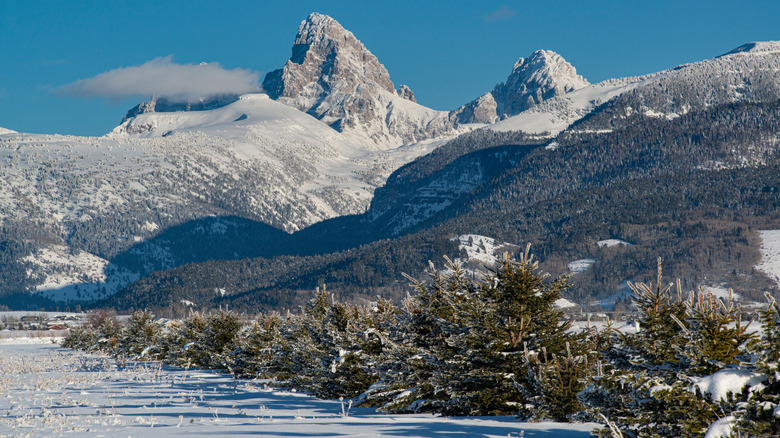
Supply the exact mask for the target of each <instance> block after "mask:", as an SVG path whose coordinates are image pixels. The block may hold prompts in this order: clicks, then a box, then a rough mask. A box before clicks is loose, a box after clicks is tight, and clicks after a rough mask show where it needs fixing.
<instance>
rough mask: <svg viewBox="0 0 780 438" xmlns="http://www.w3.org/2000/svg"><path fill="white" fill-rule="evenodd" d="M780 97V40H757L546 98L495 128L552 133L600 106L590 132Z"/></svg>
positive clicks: (497, 124)
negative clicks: (636, 118) (632, 120)
mask: <svg viewBox="0 0 780 438" xmlns="http://www.w3.org/2000/svg"><path fill="white" fill-rule="evenodd" d="M778 98H780V42H777V41H767V42H754V43H749V44H745V45H743V46H740V47H738V48H736V49H734V50H732V51H730V52H728V53H726V54H725V55H722V56H718V57H716V58H712V59H706V60H704V61H699V62H694V63H690V64H684V65H681V66H677V67H674V68H671V69H669V70H664V71H661V72H658V73H652V74H648V75H644V76H638V77H630V78H619V79H609V80H606V81H603V82H600V83H598V84H593V85H589V86H586V87H584V88H580V89H577V90H575V91H572V92H568V93H565V94H560V95H557V96H555V97H552V98H550V99H548V100H545V101H543V102H541V103H539V104H538V105H535V106H533V107H531V108H530V109H528V110H526V111H523V112H522V113H520V114H517V115H515V116H513V117H510V118H508V119H506V120H502V121H500V122H497V123H495V124H493V125H491V126H490V129H495V130H500V131H516V130H523V131H526V132H530V133H542V132H548V133H549V134H550V135H556V134H557V133H559V132H561V131H563V130H564V129H566V128H568V127H569V126H570V125H571V124H573V123H574V122H576V121H578V120H580V119H582V118H583V117H585V116H586V115H588V114H591V113H594V111H595V110H596V109H597V108H599V107H600V106H602V105H604V104H607V103H609V105H604V106H605V107H609V108H606V109H608V111H606V112H604V113H603V114H602V116H601V117H591V118H590V120H589V125H588V129H599V130H610V129H612V128H613V127H614V125H615V123H616V121H619V120H622V119H625V118H626V117H627V116H629V115H631V114H632V113H635V112H641V113H643V114H644V115H646V116H648V117H665V118H674V117H677V116H679V115H681V114H685V113H687V112H689V111H696V110H702V109H705V108H708V107H711V106H715V105H722V104H728V103H739V102H771V101H774V100H777V99H778Z"/></svg>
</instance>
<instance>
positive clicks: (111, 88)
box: [58, 55, 260, 102]
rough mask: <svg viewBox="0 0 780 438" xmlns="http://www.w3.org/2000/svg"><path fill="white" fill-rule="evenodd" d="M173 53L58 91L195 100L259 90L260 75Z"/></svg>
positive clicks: (84, 94)
mask: <svg viewBox="0 0 780 438" xmlns="http://www.w3.org/2000/svg"><path fill="white" fill-rule="evenodd" d="M172 58H173V57H172V56H171V55H169V56H166V57H160V58H155V59H153V60H151V61H148V62H145V63H144V64H141V65H138V66H132V67H121V68H117V69H114V70H110V71H107V72H105V73H101V74H99V75H97V76H95V77H92V78H87V79H81V80H78V81H76V82H72V83H70V84H66V85H63V86H62V87H60V88H59V90H58V92H59V93H60V94H63V95H68V96H77V97H105V98H108V99H121V98H124V97H130V96H150V95H151V96H165V97H167V98H168V99H170V100H176V101H182V102H184V101H194V100H198V99H202V98H207V97H211V96H216V95H222V94H243V93H248V92H252V91H257V90H258V89H259V87H258V80H259V77H260V74H259V73H257V72H254V71H251V70H246V69H241V68H236V69H232V70H227V69H225V68H223V67H222V66H221V65H220V64H219V63H217V62H212V63H208V64H207V63H201V64H199V65H195V64H176V63H174V62H173V59H172Z"/></svg>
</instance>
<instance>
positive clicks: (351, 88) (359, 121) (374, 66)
mask: <svg viewBox="0 0 780 438" xmlns="http://www.w3.org/2000/svg"><path fill="white" fill-rule="evenodd" d="M263 90H264V91H265V92H266V93H268V95H269V96H270V97H271V98H272V99H276V100H278V101H280V102H282V103H284V104H287V105H289V106H292V107H294V108H297V109H299V110H301V111H304V112H306V113H308V114H310V115H312V116H314V117H316V118H318V119H320V120H322V121H323V122H325V123H327V124H329V125H330V126H331V127H333V128H334V129H336V130H337V131H341V132H346V131H354V130H358V131H361V132H365V133H366V134H368V136H369V137H370V138H372V139H373V140H375V141H376V142H377V143H383V142H384V143H396V144H398V143H407V142H410V141H416V140H420V139H423V138H429V137H432V136H433V135H436V134H440V133H442V132H444V131H446V130H447V129H449V128H450V127H451V126H452V124H451V123H450V122H449V120H448V119H447V117H446V113H440V112H438V111H433V110H431V109H428V108H425V107H422V106H420V105H416V104H415V98H414V93H412V91H411V90H410V89H409V87H406V86H402V87H401V88H400V89H399V90H398V91H396V90H395V86H394V85H393V82H392V81H391V80H390V74H389V73H388V71H387V69H386V68H385V66H384V65H382V64H381V63H380V62H379V60H378V59H377V58H376V56H374V55H373V54H372V53H371V52H370V51H369V50H368V49H367V48H366V47H365V46H364V45H363V43H361V42H360V41H359V40H358V39H357V38H355V36H354V35H353V34H352V32H350V31H348V30H346V29H344V27H343V26H341V24H339V23H338V22H337V21H336V20H334V19H333V18H331V17H329V16H327V15H323V14H319V13H313V14H311V15H309V17H308V18H307V19H306V20H304V21H303V22H302V23H301V25H300V27H299V28H298V34H297V35H296V37H295V42H294V43H293V47H292V55H291V56H290V59H289V60H288V61H287V62H286V63H285V65H284V67H283V68H281V69H279V70H275V71H272V72H270V73H268V74H267V75H266V77H265V79H264V80H263Z"/></svg>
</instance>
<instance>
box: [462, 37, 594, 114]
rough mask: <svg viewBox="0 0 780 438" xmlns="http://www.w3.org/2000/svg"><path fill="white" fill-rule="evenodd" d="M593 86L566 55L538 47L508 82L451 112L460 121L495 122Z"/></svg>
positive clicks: (523, 60)
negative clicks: (549, 100) (546, 101)
mask: <svg viewBox="0 0 780 438" xmlns="http://www.w3.org/2000/svg"><path fill="white" fill-rule="evenodd" d="M588 85H590V84H589V83H588V81H587V80H586V79H585V78H583V77H582V76H580V75H578V74H577V70H576V69H575V68H574V66H572V65H571V64H569V63H568V62H566V60H565V59H563V57H562V56H561V55H559V54H557V53H555V52H552V51H549V50H537V51H536V52H534V53H532V54H531V56H529V57H528V59H524V58H520V59H519V60H518V61H517V62H516V63H515V65H514V67H513V68H512V73H511V74H510V75H509V77H508V78H507V80H506V82H503V83H500V84H498V85H496V86H495V88H493V91H490V92H488V93H485V94H484V95H482V96H480V97H479V98H477V99H475V100H473V101H471V102H469V103H467V104H466V105H463V106H462V107H460V108H458V109H457V110H455V111H453V112H452V115H453V116H454V117H455V118H456V119H457V120H458V121H459V122H460V123H494V122H496V121H498V120H501V119H504V118H506V117H508V116H513V115H516V114H520V113H522V112H523V111H525V110H527V109H529V108H532V107H534V106H536V105H538V104H540V103H542V102H543V101H545V100H547V99H550V98H553V97H556V96H560V95H563V94H566V93H569V92H571V91H575V90H579V89H581V88H584V87H587V86H588Z"/></svg>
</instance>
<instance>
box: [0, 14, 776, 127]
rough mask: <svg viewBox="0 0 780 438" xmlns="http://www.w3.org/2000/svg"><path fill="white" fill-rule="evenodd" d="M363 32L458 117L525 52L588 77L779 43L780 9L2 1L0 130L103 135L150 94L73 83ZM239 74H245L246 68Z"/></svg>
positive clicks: (274, 58)
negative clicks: (78, 93)
mask: <svg viewBox="0 0 780 438" xmlns="http://www.w3.org/2000/svg"><path fill="white" fill-rule="evenodd" d="M315 11H316V12H321V13H324V14H327V15H330V16H332V17H334V18H335V19H336V20H338V21H339V22H340V23H341V24H342V25H343V26H344V27H346V28H347V29H349V30H350V31H352V32H353V33H354V34H355V36H356V37H357V38H358V39H360V40H361V41H362V42H363V43H364V44H365V45H366V46H367V47H368V49H369V50H371V51H372V52H373V53H374V54H375V55H376V56H377V57H378V58H379V60H380V62H382V63H383V64H384V65H385V66H386V67H387V69H388V70H389V72H390V77H391V79H392V80H393V82H394V83H395V84H396V87H397V86H398V85H401V84H406V85H409V86H410V87H411V89H412V90H413V91H414V92H415V94H416V96H417V99H418V102H420V103H421V104H423V105H426V106H429V107H432V108H435V109H440V110H450V109H454V108H456V107H458V106H460V105H461V104H463V103H466V102H468V101H470V100H472V99H474V98H476V97H478V96H479V95H481V94H482V93H484V92H486V91H489V90H491V89H492V88H493V86H494V85H495V84H496V83H498V82H501V81H503V80H505V79H506V77H507V75H508V74H509V72H510V71H511V68H512V65H513V64H514V62H515V61H516V60H517V58H519V57H525V56H528V55H529V54H530V53H531V52H533V51H534V50H537V49H548V50H553V51H556V52H558V53H560V54H561V55H562V56H563V57H564V58H566V59H567V60H568V61H569V62H571V63H572V64H573V65H574V66H575V67H576V68H577V71H578V72H579V73H580V74H582V75H583V76H585V78H587V79H588V80H589V81H591V82H598V81H601V80H604V79H608V78H612V77H622V76H633V75H640V74H645V73H651V72H655V71H659V70H663V69H666V68H670V67H674V66H676V65H679V64H682V63H687V62H694V61H699V60H702V59H706V58H710V57H714V56H717V55H720V54H722V53H725V52H727V51H729V50H731V49H733V48H735V47H737V46H739V45H741V44H743V43H746V42H750V41H763V40H780V24H778V23H780V1H777V0H767V1H734V0H731V1H721V0H709V1H685V0H678V1H666V0H660V1H652V2H651V1H641V2H634V1H630V0H622V1H606V0H605V1H582V0H579V1H563V0H560V1H555V0H547V1H540V0H537V1H503V2H473V1H459V0H455V1H424V0H422V1H421V0H417V1H392V2H379V1H368V2H365V1H363V2H357V1H354V2H353V1H328V2H322V1H319V2H314V1H229V0H225V1H198V0H188V1H165V0H154V1H147V0H135V1H112V0H95V1H77V0H71V1H43V0H41V1H39V0H24V1H18V0H0V127H4V128H8V129H14V130H17V131H22V132H34V133H60V134H77V135H103V134H105V133H107V132H109V131H110V130H111V129H112V128H113V127H114V126H116V125H117V124H118V123H119V122H120V121H121V119H122V117H123V116H124V114H125V112H126V111H127V110H128V109H129V108H131V107H132V106H134V105H135V104H137V103H138V102H139V101H141V100H143V97H141V96H139V97H130V98H116V97H115V98H112V99H108V98H99V97H90V98H84V97H75V96H72V95H63V93H61V92H58V90H61V87H62V86H64V85H66V84H72V83H73V82H75V81H78V80H80V79H85V78H91V77H94V76H96V75H99V74H101V73H103V72H106V71H109V70H113V69H117V68H120V67H132V66H138V65H141V64H144V63H147V62H149V61H152V60H155V59H157V58H165V57H168V56H171V57H172V58H171V59H172V62H174V63H179V64H198V63H200V62H218V63H219V64H220V65H221V66H222V67H223V68H224V69H228V70H231V71H233V70H235V69H242V70H241V71H250V72H254V73H257V74H258V77H259V78H260V79H262V77H263V75H264V74H265V73H267V72H269V71H271V70H274V69H277V68H280V67H281V66H282V65H283V64H284V62H285V61H286V60H287V59H288V58H289V56H290V48H291V46H292V43H293V40H294V38H295V33H296V31H297V28H298V25H299V23H300V22H301V20H303V19H304V18H306V16H307V15H308V14H309V13H310V12H315ZM235 71H238V70H235Z"/></svg>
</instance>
